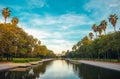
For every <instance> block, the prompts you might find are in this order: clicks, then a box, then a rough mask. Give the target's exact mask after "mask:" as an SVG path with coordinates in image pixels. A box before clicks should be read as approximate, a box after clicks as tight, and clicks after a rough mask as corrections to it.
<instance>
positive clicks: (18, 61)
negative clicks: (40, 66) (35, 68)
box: [12, 58, 41, 63]
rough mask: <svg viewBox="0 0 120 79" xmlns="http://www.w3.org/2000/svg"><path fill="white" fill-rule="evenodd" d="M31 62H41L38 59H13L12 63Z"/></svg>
mask: <svg viewBox="0 0 120 79" xmlns="http://www.w3.org/2000/svg"><path fill="white" fill-rule="evenodd" d="M33 61H41V59H40V58H13V60H12V62H14V63H29V62H33Z"/></svg>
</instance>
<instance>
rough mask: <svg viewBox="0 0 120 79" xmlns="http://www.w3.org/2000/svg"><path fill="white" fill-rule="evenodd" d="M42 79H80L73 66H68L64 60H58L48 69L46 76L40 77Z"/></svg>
mask: <svg viewBox="0 0 120 79" xmlns="http://www.w3.org/2000/svg"><path fill="white" fill-rule="evenodd" d="M40 79H79V77H78V76H77V75H76V74H74V72H73V67H72V65H70V64H69V65H68V63H67V62H66V61H64V60H62V61H61V60H56V61H53V62H52V64H51V65H50V66H48V67H47V69H46V72H45V73H44V74H41V75H40Z"/></svg>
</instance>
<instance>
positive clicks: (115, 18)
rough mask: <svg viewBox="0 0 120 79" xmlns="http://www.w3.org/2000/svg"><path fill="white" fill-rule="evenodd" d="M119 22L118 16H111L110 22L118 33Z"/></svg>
mask: <svg viewBox="0 0 120 79" xmlns="http://www.w3.org/2000/svg"><path fill="white" fill-rule="evenodd" d="M117 20H118V16H117V15H116V14H111V15H110V16H109V22H110V23H111V24H112V25H113V27H114V31H115V32H116V23H117Z"/></svg>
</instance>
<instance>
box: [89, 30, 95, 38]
mask: <svg viewBox="0 0 120 79" xmlns="http://www.w3.org/2000/svg"><path fill="white" fill-rule="evenodd" d="M93 36H94V35H93V33H92V32H90V33H89V37H90V40H92V38H93Z"/></svg>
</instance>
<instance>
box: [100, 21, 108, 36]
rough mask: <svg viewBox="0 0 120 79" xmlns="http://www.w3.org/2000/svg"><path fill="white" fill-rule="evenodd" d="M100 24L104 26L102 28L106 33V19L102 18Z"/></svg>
mask: <svg viewBox="0 0 120 79" xmlns="http://www.w3.org/2000/svg"><path fill="white" fill-rule="evenodd" d="M100 25H101V26H102V30H104V33H105V34H106V32H105V31H106V28H107V22H106V21H105V20H102V21H101V24H100Z"/></svg>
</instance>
